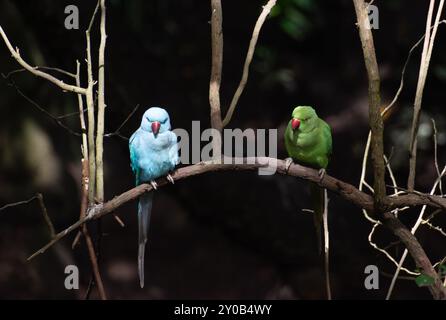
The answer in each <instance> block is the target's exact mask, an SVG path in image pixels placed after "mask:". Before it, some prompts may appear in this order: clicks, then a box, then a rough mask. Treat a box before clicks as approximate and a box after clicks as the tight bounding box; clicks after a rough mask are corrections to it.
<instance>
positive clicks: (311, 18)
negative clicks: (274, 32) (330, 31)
mask: <svg viewBox="0 0 446 320" xmlns="http://www.w3.org/2000/svg"><path fill="white" fill-rule="evenodd" d="M317 3H318V1H317V0H278V1H277V4H276V5H275V6H274V8H273V9H272V10H271V17H272V18H275V19H277V20H278V21H279V25H280V27H281V28H282V30H283V31H284V32H285V33H286V34H288V35H289V36H290V37H292V38H293V39H295V40H301V39H302V38H304V37H305V36H306V35H307V34H308V33H309V32H311V30H312V28H313V27H314V24H315V20H316V18H315V17H316V13H317V11H318V4H317Z"/></svg>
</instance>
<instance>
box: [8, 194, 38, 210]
mask: <svg viewBox="0 0 446 320" xmlns="http://www.w3.org/2000/svg"><path fill="white" fill-rule="evenodd" d="M35 199H37V195H35V196H33V197H32V198H29V199H28V200H23V201H18V202H13V203H8V204H5V205H4V206H3V207H1V208H0V211H3V210H6V209H8V208H12V207H17V206H21V205H24V204H28V203H30V202H31V201H33V200H35Z"/></svg>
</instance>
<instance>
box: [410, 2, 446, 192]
mask: <svg viewBox="0 0 446 320" xmlns="http://www.w3.org/2000/svg"><path fill="white" fill-rule="evenodd" d="M443 5H444V0H440V5H439V7H438V10H437V14H436V17H435V24H434V27H433V30H432V35H431V33H430V31H431V21H432V16H433V11H434V6H435V0H431V1H430V4H429V10H428V14H427V21H426V33H425V38H424V44H423V52H422V54H421V63H420V70H419V75H418V83H417V90H416V95H415V102H414V112H413V118H412V128H411V134H410V145H409V153H410V158H409V176H408V178H407V189H409V190H413V189H414V187H415V175H416V163H417V145H418V139H417V136H418V128H419V124H420V114H421V104H422V101H423V91H424V86H425V84H426V78H427V73H428V69H429V63H430V60H431V56H432V50H433V46H434V41H435V36H436V34H437V30H438V25H439V22H440V17H441V12H442V10H443Z"/></svg>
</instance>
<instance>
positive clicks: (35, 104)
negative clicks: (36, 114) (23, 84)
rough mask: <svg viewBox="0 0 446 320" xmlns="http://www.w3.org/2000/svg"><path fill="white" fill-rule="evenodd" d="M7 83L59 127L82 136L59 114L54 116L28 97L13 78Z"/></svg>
mask: <svg viewBox="0 0 446 320" xmlns="http://www.w3.org/2000/svg"><path fill="white" fill-rule="evenodd" d="M2 76H3V78H4V79H6V78H5V76H4V75H3V74H2ZM7 85H8V86H10V87H11V88H13V89H14V90H15V91H16V92H17V93H18V94H19V95H20V96H21V97H22V98H24V99H25V100H26V101H28V102H29V103H30V104H31V105H33V106H34V107H35V108H37V109H38V110H39V111H40V112H42V113H44V114H45V115H46V116H47V117H49V118H50V119H52V120H53V121H54V122H55V123H56V124H57V125H58V126H59V127H61V128H63V129H65V130H67V131H68V132H69V133H70V134H72V135H74V136H77V137H80V136H81V135H82V134H81V133H80V132H76V131H74V130H73V129H71V128H70V127H68V126H67V125H65V124H64V123H63V122H62V121H60V118H59V116H54V115H52V114H51V113H49V112H48V111H47V110H46V109H45V108H44V107H42V106H41V105H39V104H38V103H37V102H36V101H34V100H33V99H31V98H30V97H28V96H27V95H26V94H25V93H24V92H23V91H22V90H21V89H20V88H19V87H18V86H17V85H16V84H15V82H14V81H13V80H12V79H9V81H8V82H7Z"/></svg>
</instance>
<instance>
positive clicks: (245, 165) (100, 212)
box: [28, 157, 446, 260]
mask: <svg viewBox="0 0 446 320" xmlns="http://www.w3.org/2000/svg"><path fill="white" fill-rule="evenodd" d="M268 164H269V165H270V166H276V168H277V173H278V174H282V175H288V176H293V177H298V178H302V179H304V180H308V181H312V182H314V183H316V184H318V185H319V186H321V187H324V188H326V189H328V190H330V191H332V192H335V193H337V194H339V195H340V196H341V197H342V198H344V199H345V200H347V201H349V202H351V203H353V204H355V205H356V206H358V207H360V208H364V209H366V210H368V211H373V209H374V204H373V198H372V197H371V196H370V195H368V194H366V193H364V192H362V191H359V190H358V189H357V188H356V187H354V186H353V185H351V184H349V183H346V182H343V181H341V180H338V179H336V178H334V177H331V176H329V175H328V174H326V175H324V178H323V179H322V180H321V179H320V175H319V172H318V171H317V170H315V169H312V168H308V167H304V166H301V165H298V164H291V166H289V167H288V163H287V162H286V161H285V160H280V159H275V158H268V157H257V158H224V159H221V161H220V162H215V161H205V162H200V163H197V164H194V165H190V166H186V167H183V168H180V169H178V170H176V171H175V172H174V173H173V174H172V178H173V179H174V180H182V179H186V178H189V177H193V176H197V175H201V174H205V173H208V172H216V171H234V170H235V171H239V170H251V171H252V170H257V169H259V168H264V167H267V166H268ZM156 182H157V184H158V186H159V187H162V186H164V185H166V184H168V181H167V179H165V178H160V179H158V180H157V181H156ZM151 190H152V186H151V185H150V184H141V185H139V186H137V187H135V188H133V189H130V190H128V191H126V192H124V193H122V194H120V195H119V196H116V197H114V198H113V199H112V200H110V201H107V202H105V203H103V204H99V205H95V206H92V207H90V209H89V211H88V213H87V215H86V216H85V217H84V218H83V219H80V220H79V221H77V222H76V223H74V224H73V225H71V226H70V227H68V228H66V229H65V230H63V231H62V232H60V233H58V234H57V236H56V237H55V238H54V239H53V240H52V241H51V242H49V243H48V244H46V245H45V246H44V247H42V248H41V249H40V250H38V251H36V252H35V253H33V254H32V255H31V256H30V257H29V258H28V260H31V259H33V258H34V257H36V256H37V255H39V254H41V253H44V252H45V251H46V250H47V249H48V248H50V247H51V246H52V245H53V244H55V243H56V242H57V241H59V240H60V239H62V238H63V237H65V236H66V235H67V234H69V233H70V232H72V231H74V230H76V229H77V228H79V227H80V226H81V225H83V224H84V223H86V222H88V221H90V220H93V219H98V218H100V217H103V216H105V215H107V214H110V213H112V212H113V211H115V210H116V209H117V208H119V207H121V206H122V205H124V204H125V203H127V202H129V201H132V200H134V199H136V198H138V197H139V196H140V195H142V194H143V193H144V192H149V191H151ZM432 197H433V198H429V197H425V196H422V195H419V194H408V195H401V196H398V197H391V196H389V197H386V199H385V210H387V211H391V210H393V209H395V208H400V207H405V206H411V207H412V206H418V205H424V204H427V205H430V206H432V207H435V208H440V207H443V206H444V207H446V199H444V198H442V197H439V196H432Z"/></svg>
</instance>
